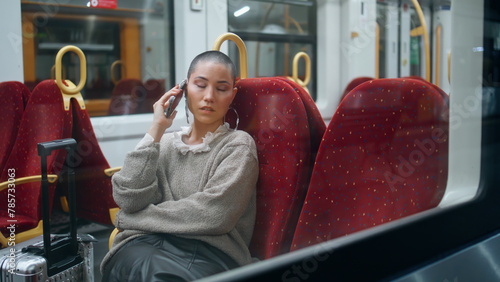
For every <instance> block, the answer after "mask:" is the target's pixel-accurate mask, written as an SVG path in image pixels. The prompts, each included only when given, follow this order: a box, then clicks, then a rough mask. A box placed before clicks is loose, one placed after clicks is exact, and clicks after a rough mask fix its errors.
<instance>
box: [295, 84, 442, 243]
mask: <svg viewBox="0 0 500 282" xmlns="http://www.w3.org/2000/svg"><path fill="white" fill-rule="evenodd" d="M447 113H448V111H447V105H446V103H445V101H444V99H443V98H442V96H441V95H440V94H439V93H438V92H437V91H436V90H435V89H434V88H433V87H431V86H429V85H428V84H427V83H424V82H422V81H418V80H413V79H378V80H371V81H368V82H365V83H363V84H361V85H359V86H358V87H356V88H355V89H353V90H352V91H351V92H350V93H349V94H348V95H347V96H346V97H345V98H344V99H343V100H342V102H341V103H340V105H339V107H338V109H337V111H336V112H335V114H334V116H333V118H332V120H331V122H330V124H329V125H328V128H327V131H326V132H325V135H324V138H323V142H322V143H321V146H320V150H319V152H318V156H317V158H316V162H315V167H314V171H313V174H312V177H311V183H310V186H309V189H308V194H307V196H306V200H305V202H304V206H303V208H302V212H301V215H300V218H299V222H298V225H297V229H296V231H295V235H294V239H293V243H292V250H296V249H300V248H302V247H305V246H309V245H313V244H316V243H320V242H323V241H327V240H330V239H333V238H337V237H339V236H343V235H347V234H351V233H353V232H356V231H359V230H363V229H365V228H369V227H372V226H375V225H378V224H382V223H385V222H388V221H391V220H395V219H398V218H401V217H404V216H408V215H411V214H414V213H417V212H420V211H423V210H427V209H430V208H432V207H435V206H437V205H438V204H439V202H440V200H441V198H442V196H443V194H444V191H445V188H446V181H447V171H448V165H447V161H448V140H447V138H448V123H447V120H448V119H447V117H446V115H447Z"/></svg>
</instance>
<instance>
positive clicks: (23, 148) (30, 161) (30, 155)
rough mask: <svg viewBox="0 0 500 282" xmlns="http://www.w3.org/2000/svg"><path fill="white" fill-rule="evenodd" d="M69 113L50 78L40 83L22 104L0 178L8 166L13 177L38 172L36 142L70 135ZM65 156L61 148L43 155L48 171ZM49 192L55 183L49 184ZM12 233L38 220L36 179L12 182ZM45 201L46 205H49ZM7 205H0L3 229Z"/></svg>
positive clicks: (2, 198) (3, 196)
mask: <svg viewBox="0 0 500 282" xmlns="http://www.w3.org/2000/svg"><path fill="white" fill-rule="evenodd" d="M71 127H72V116H71V112H70V111H65V110H64V105H63V100H62V96H61V91H60V90H59V88H58V87H57V85H56V83H55V81H54V80H45V81H42V82H40V83H39V84H38V85H37V86H36V87H35V89H34V90H33V93H32V94H31V96H30V99H29V101H28V104H27V105H26V108H25V111H24V114H23V117H22V120H21V124H20V127H19V131H18V134H17V138H16V142H15V144H14V146H13V148H12V152H11V154H10V156H9V158H8V160H7V163H6V164H5V167H4V169H3V172H2V175H1V176H0V179H1V181H6V180H7V179H6V177H7V175H8V174H7V172H8V170H9V169H11V170H12V169H13V170H15V175H16V178H20V177H25V176H33V175H40V173H41V168H40V157H39V156H38V151H37V144H38V143H40V142H47V141H52V140H56V139H63V138H70V137H71ZM65 157H66V151H65V150H57V151H54V152H53V153H52V154H51V155H50V156H49V157H47V171H48V173H49V174H59V172H60V171H61V169H62V167H63V164H64V161H65ZM50 187H51V189H50V191H51V195H53V194H54V191H55V185H51V186H50ZM7 197H8V196H7V191H6V190H4V191H1V192H0V202H2V203H7ZM15 197H16V209H15V210H16V219H17V220H18V221H17V223H16V224H17V228H16V232H22V231H24V230H27V229H31V228H33V227H35V226H36V225H37V223H38V222H39V221H40V220H41V218H42V217H41V205H40V204H41V194H40V182H33V183H26V184H19V185H16V192H15ZM50 198H51V199H52V196H51V197H50ZM51 204H52V202H51V203H49V205H51ZM7 215H8V213H7V205H0V220H1V221H0V228H1V230H2V232H4V233H5V232H6V229H5V228H6V227H7V226H8V222H7V219H8V217H6V216H7Z"/></svg>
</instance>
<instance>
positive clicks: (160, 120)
mask: <svg viewBox="0 0 500 282" xmlns="http://www.w3.org/2000/svg"><path fill="white" fill-rule="evenodd" d="M181 93H182V90H181V89H179V85H176V86H175V87H174V88H172V89H170V90H169V91H167V93H165V94H163V96H161V98H160V99H159V100H158V101H156V103H154V104H153V124H152V125H151V128H150V129H149V131H148V133H149V134H150V135H151V136H152V137H153V138H154V140H155V142H160V140H161V137H162V136H163V134H164V133H165V130H167V128H169V127H170V126H172V123H173V121H174V118H175V116H176V114H177V111H176V110H174V112H173V113H172V114H171V115H170V117H168V118H167V117H166V116H165V109H166V108H167V107H168V106H169V104H168V99H169V98H170V97H172V96H176V95H181Z"/></svg>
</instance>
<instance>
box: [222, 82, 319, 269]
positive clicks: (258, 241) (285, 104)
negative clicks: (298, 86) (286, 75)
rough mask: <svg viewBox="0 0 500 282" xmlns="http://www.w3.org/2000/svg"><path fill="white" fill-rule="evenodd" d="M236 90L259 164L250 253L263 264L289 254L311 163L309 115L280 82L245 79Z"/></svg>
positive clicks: (236, 104) (244, 127)
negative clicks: (286, 253) (266, 260)
mask: <svg viewBox="0 0 500 282" xmlns="http://www.w3.org/2000/svg"><path fill="white" fill-rule="evenodd" d="M237 87H238V93H237V95H236V98H235V100H234V102H233V105H232V106H233V107H234V108H235V109H236V110H237V112H238V114H239V118H240V124H239V127H238V128H239V129H242V130H245V131H247V132H248V133H249V134H250V135H252V137H253V138H254V140H255V143H256V145H257V151H258V157H259V164H260V165H259V167H260V172H259V180H258V183H257V218H256V223H255V229H254V233H253V238H252V242H251V244H250V251H251V253H252V255H253V256H255V257H258V258H260V259H266V258H270V257H273V256H276V255H279V254H282V253H285V252H288V251H289V250H290V244H291V240H292V237H293V232H294V230H295V225H296V223H297V218H298V215H299V212H300V209H301V206H302V202H303V199H304V196H305V193H306V189H307V184H308V179H309V172H308V171H309V167H310V166H311V164H312V159H311V155H310V151H311V148H310V138H309V130H308V124H307V115H306V111H305V109H304V105H303V103H302V101H301V99H300V97H299V96H298V94H297V92H296V91H295V90H294V89H293V88H292V87H291V86H290V84H288V83H286V82H284V81H282V80H280V79H276V78H252V79H243V80H240V81H239V82H238V83H237ZM231 112H232V111H229V112H228V116H230V115H231ZM233 119H234V117H233ZM232 127H234V124H233V126H232Z"/></svg>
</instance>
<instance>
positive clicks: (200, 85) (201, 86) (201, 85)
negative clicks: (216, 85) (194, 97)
mask: <svg viewBox="0 0 500 282" xmlns="http://www.w3.org/2000/svg"><path fill="white" fill-rule="evenodd" d="M196 86H198V88H205V87H207V86H206V85H204V84H196Z"/></svg>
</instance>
